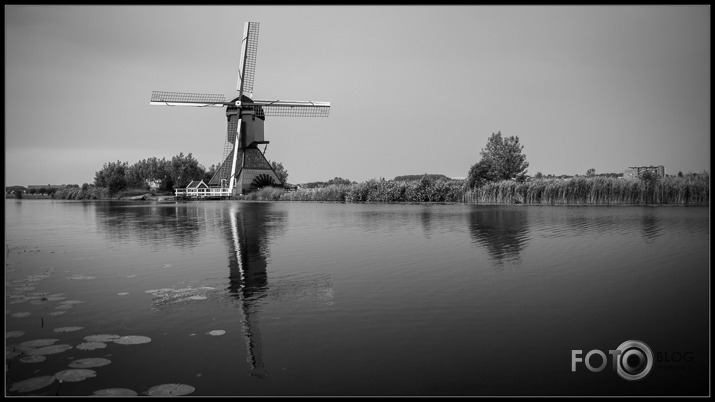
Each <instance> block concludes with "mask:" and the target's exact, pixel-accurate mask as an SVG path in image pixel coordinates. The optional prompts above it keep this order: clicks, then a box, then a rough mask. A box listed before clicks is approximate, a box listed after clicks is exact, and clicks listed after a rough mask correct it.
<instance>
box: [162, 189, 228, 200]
mask: <svg viewBox="0 0 715 402" xmlns="http://www.w3.org/2000/svg"><path fill="white" fill-rule="evenodd" d="M174 194H175V195H176V196H177V197H189V198H209V197H211V198H213V197H229V196H230V195H231V193H230V192H229V191H228V189H227V188H209V189H190V190H188V191H187V190H186V189H185V188H177V189H176V190H174Z"/></svg>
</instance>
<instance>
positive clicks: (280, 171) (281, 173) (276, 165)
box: [271, 161, 288, 184]
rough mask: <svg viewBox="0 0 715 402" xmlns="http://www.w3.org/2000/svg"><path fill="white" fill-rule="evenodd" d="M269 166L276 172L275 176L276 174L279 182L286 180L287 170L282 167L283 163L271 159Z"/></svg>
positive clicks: (284, 182)
mask: <svg viewBox="0 0 715 402" xmlns="http://www.w3.org/2000/svg"><path fill="white" fill-rule="evenodd" d="M271 167H272V168H273V171H274V172H276V176H278V178H279V179H280V181H281V183H283V184H286V181H287V180H288V171H287V170H286V169H285V168H284V167H283V164H282V163H280V162H276V161H273V162H271Z"/></svg>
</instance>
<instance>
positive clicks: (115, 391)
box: [92, 388, 138, 396]
mask: <svg viewBox="0 0 715 402" xmlns="http://www.w3.org/2000/svg"><path fill="white" fill-rule="evenodd" d="M92 395H98V396H137V395H138V394H137V393H136V392H135V391H132V390H131V389H128V388H106V389H100V390H97V391H94V392H93V393H92Z"/></svg>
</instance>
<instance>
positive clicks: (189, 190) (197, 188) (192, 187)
mask: <svg viewBox="0 0 715 402" xmlns="http://www.w3.org/2000/svg"><path fill="white" fill-rule="evenodd" d="M208 191H209V186H208V185H207V184H206V183H204V181H203V180H199V181H196V180H194V181H192V182H191V183H189V185H188V186H186V196H187V197H198V198H203V197H206V195H207V194H206V193H208Z"/></svg>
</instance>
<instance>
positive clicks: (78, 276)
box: [67, 275, 95, 280]
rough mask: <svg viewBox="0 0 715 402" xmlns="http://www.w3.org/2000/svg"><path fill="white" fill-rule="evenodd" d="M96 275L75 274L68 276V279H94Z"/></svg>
mask: <svg viewBox="0 0 715 402" xmlns="http://www.w3.org/2000/svg"><path fill="white" fill-rule="evenodd" d="M94 278H95V277H94V276H89V275H74V276H68V277H67V279H69V280H84V279H94Z"/></svg>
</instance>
